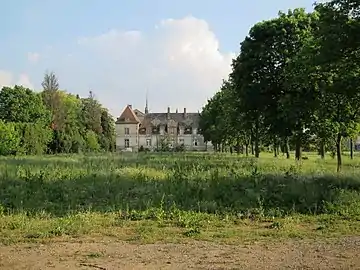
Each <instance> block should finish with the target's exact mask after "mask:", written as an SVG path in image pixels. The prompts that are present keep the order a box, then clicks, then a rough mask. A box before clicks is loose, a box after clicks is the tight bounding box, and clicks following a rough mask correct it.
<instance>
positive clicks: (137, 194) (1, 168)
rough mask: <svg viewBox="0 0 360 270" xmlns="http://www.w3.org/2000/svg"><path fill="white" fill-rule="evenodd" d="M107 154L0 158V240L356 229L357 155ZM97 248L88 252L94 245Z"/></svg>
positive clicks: (359, 226) (280, 235)
mask: <svg viewBox="0 0 360 270" xmlns="http://www.w3.org/2000/svg"><path fill="white" fill-rule="evenodd" d="M307 156H308V157H309V159H308V160H303V161H302V163H301V164H296V163H295V161H294V160H293V159H291V160H286V159H285V158H283V157H278V158H274V157H272V155H270V154H263V155H262V157H261V158H260V159H259V160H256V159H253V158H245V157H242V156H237V155H236V154H233V155H225V154H195V153H194V154H190V153H188V154H160V153H159V154H141V155H140V154H139V155H137V154H131V153H128V154H123V155H119V154H114V155H97V156H96V155H92V156H83V155H78V156H51V157H16V158H1V159H0V241H1V243H2V244H7V245H9V244H13V243H19V242H42V243H44V242H48V241H50V242H53V241H59V239H61V241H72V240H74V239H84V238H86V239H89V238H93V239H99V237H100V238H101V239H105V238H115V239H117V240H118V241H121V240H124V241H127V242H128V243H142V244H143V243H159V242H162V243H169V242H170V243H189V241H194V240H196V241H200V240H201V241H211V242H212V243H217V244H244V243H254V242H258V241H265V242H271V241H274V240H276V241H288V240H289V239H303V240H308V239H318V241H328V240H331V239H336V238H339V237H346V236H348V237H351V236H355V235H359V234H360V222H359V220H360V178H359V176H360V171H359V168H360V158H359V157H356V158H355V159H354V160H350V159H349V158H347V157H345V158H344V167H343V171H342V173H341V174H336V173H335V170H336V160H333V159H331V158H330V157H328V158H327V159H325V160H321V159H319V158H318V157H317V156H315V155H310V154H308V155H307ZM94 256H95V255H94Z"/></svg>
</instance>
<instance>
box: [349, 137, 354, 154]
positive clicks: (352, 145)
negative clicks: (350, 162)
mask: <svg viewBox="0 0 360 270" xmlns="http://www.w3.org/2000/svg"><path fill="white" fill-rule="evenodd" d="M350 158H351V159H354V141H353V139H352V138H351V139H350Z"/></svg>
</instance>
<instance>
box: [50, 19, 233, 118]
mask: <svg viewBox="0 0 360 270" xmlns="http://www.w3.org/2000/svg"><path fill="white" fill-rule="evenodd" d="M55 54H56V53H53V55H55ZM233 57H234V54H233V53H231V52H226V53H225V52H221V51H220V46H219V40H218V39H217V37H216V35H215V33H214V32H212V30H211V29H210V27H209V25H208V23H207V22H206V21H204V20H201V19H197V18H194V17H191V16H190V17H185V18H183V19H178V20H177V19H167V20H163V21H161V22H160V23H159V24H158V25H156V26H155V27H154V29H153V30H152V31H150V32H140V31H121V30H118V29H112V30H110V31H108V32H107V33H103V34H100V35H97V36H92V37H80V38H79V39H78V40H77V43H76V45H75V46H74V47H73V49H72V50H71V51H68V52H67V53H66V54H64V55H63V57H62V59H59V61H60V63H59V64H58V65H57V68H56V69H55V71H58V74H59V81H60V85H62V86H65V88H67V89H68V90H69V91H70V92H78V93H79V89H82V90H81V91H82V92H81V91H80V93H81V94H85V93H86V92H87V91H88V90H93V91H94V93H95V94H96V96H97V98H98V99H99V100H100V102H102V103H103V104H104V105H105V106H107V107H108V108H109V109H110V111H111V112H112V113H113V114H115V115H119V114H120V113H121V110H122V108H123V106H124V105H126V104H133V107H138V108H140V109H143V107H144V105H145V93H146V91H148V96H149V107H150V111H153V112H154V111H166V110H167V107H168V106H170V107H171V110H172V111H175V109H176V108H178V109H179V110H182V109H183V108H184V107H186V108H187V109H188V111H197V110H200V109H201V107H202V106H203V105H204V104H205V103H206V101H207V99H208V98H210V97H211V96H212V95H213V94H214V93H215V92H216V91H217V90H218V89H219V87H220V85H221V83H222V79H226V78H227V76H228V74H229V72H230V70H231V60H232V58H233Z"/></svg>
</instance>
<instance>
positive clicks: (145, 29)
mask: <svg viewBox="0 0 360 270" xmlns="http://www.w3.org/2000/svg"><path fill="white" fill-rule="evenodd" d="M313 2H314V1H313V0H291V1H290V0H271V1H270V0H252V1H249V0H247V1H239V0H221V1H220V0H192V1H190V0H171V1H170V0H122V1H119V0H118V1H116V0H102V1H100V0H76V1H74V0H62V1H55V0H15V1H3V3H2V4H1V10H2V11H3V14H2V23H1V24H0V87H2V86H12V85H15V84H18V85H23V86H25V87H29V88H31V89H34V90H36V91H40V90H41V81H42V79H43V77H44V73H45V72H46V71H53V72H55V74H56V75H57V77H58V80H59V84H60V88H61V89H63V90H66V91H68V92H70V93H73V94H79V95H80V96H83V97H85V96H87V95H88V93H89V91H90V90H91V91H92V92H93V93H94V94H95V97H96V98H97V99H98V100H99V101H100V102H101V103H102V104H103V106H104V107H106V108H108V109H109V111H110V112H111V113H112V115H113V116H114V117H118V116H119V115H120V114H121V112H122V110H123V109H124V106H126V105H127V104H131V105H132V106H133V108H139V109H140V110H143V108H144V106H145V99H146V93H147V96H148V102H149V110H150V112H166V111H167V108H168V107H170V108H171V111H175V110H176V109H178V110H179V111H182V110H183V108H184V107H186V108H187V111H188V112H190V111H194V112H196V111H198V110H201V108H202V106H204V105H205V104H206V102H207V100H208V99H209V98H211V97H212V96H213V94H214V93H216V92H217V91H218V90H219V88H220V86H221V83H222V80H223V79H226V78H227V77H228V74H229V73H230V71H231V60H232V59H233V58H234V57H235V56H236V55H237V54H238V53H239V48H240V42H241V41H243V39H244V38H245V37H246V35H247V34H248V32H249V30H250V28H251V26H253V25H254V24H255V23H257V22H259V21H262V20H266V19H270V18H273V17H276V16H277V14H278V12H279V10H281V11H287V10H288V9H293V8H297V7H303V8H306V10H308V11H311V10H312V4H313Z"/></svg>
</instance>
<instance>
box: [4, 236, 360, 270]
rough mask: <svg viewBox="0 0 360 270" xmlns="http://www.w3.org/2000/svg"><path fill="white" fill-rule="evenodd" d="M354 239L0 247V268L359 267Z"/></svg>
mask: <svg viewBox="0 0 360 270" xmlns="http://www.w3.org/2000/svg"><path fill="white" fill-rule="evenodd" d="M359 254H360V237H348V238H343V239H341V240H337V241H332V242H331V243H329V242H328V243H327V242H324V241H308V240H307V241H302V240H301V241H300V240H299V241H295V240H288V241H285V242H281V243H255V244H248V245H244V244H242V245H223V244H216V243H210V242H196V241H194V242H191V243H188V244H143V245H140V244H131V243H127V242H115V241H111V240H110V241H105V240H103V241H89V240H85V241H82V242H80V241H78V242H71V241H68V242H52V243H47V244H17V245H11V246H0V269H2V270H8V269H17V270H21V269H36V270H41V269H92V270H94V269H102V270H104V269H106V270H110V269H326V270H328V269H360V256H359Z"/></svg>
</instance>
